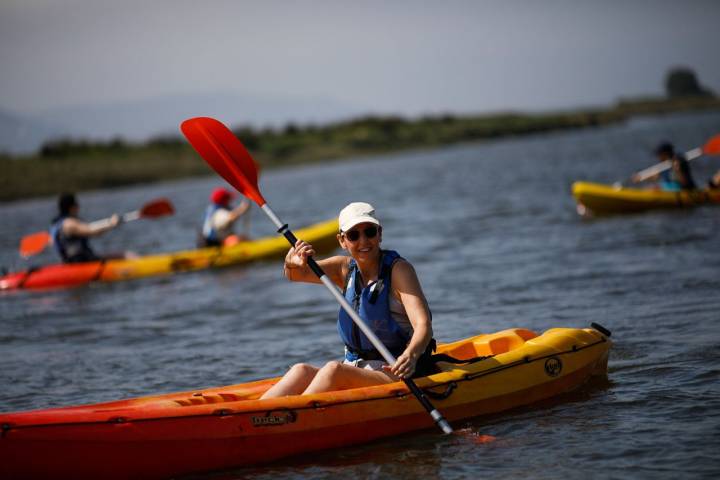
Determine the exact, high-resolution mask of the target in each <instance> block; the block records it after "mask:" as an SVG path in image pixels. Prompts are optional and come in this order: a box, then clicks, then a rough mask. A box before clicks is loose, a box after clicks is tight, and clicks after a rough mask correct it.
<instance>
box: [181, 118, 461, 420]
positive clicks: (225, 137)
mask: <svg viewBox="0 0 720 480" xmlns="http://www.w3.org/2000/svg"><path fill="white" fill-rule="evenodd" d="M180 129H181V130H182V132H183V134H184V135H185V137H186V138H187V139H188V141H189V142H190V145H192V146H193V148H194V149H195V150H196V151H197V152H198V153H199V154H200V156H201V157H202V158H203V159H205V161H206V162H207V163H208V164H209V165H210V166H211V167H212V168H213V170H215V171H216V172H217V173H218V174H220V176H221V177H223V178H224V179H225V180H226V181H227V182H228V183H229V184H230V185H232V186H233V187H235V188H236V189H237V190H238V191H239V192H240V193H242V194H243V195H245V196H246V197H248V198H250V199H252V200H253V201H254V202H255V203H257V204H258V206H259V207H260V209H262V211H263V212H265V214H266V215H267V216H268V217H269V218H270V220H271V221H272V222H273V223H274V224H275V226H276V227H277V228H278V232H279V233H282V234H283V236H284V237H285V238H286V239H287V241H288V242H289V243H290V245H291V246H295V243H296V242H297V238H296V237H295V235H293V233H292V232H291V231H290V228H289V227H288V225H287V224H286V223H283V222H282V221H281V220H280V219H279V218H278V217H277V215H275V212H273V211H272V209H271V208H270V206H269V205H268V204H267V202H266V201H265V199H264V198H263V196H262V194H261V193H260V190H259V189H258V186H257V166H256V164H255V160H253V158H252V157H251V156H250V154H249V153H248V151H247V150H246V149H245V147H244V146H243V144H242V143H240V140H238V138H237V137H236V136H235V135H233V133H232V132H231V131H230V129H228V128H227V127H226V126H225V125H223V124H222V123H221V122H219V121H218V120H215V119H213V118H208V117H196V118H191V119H189V120H185V121H184V122H183V123H182V124H181V126H180ZM308 266H309V267H310V269H311V270H312V271H313V273H315V275H317V276H318V278H319V279H320V281H321V282H322V283H323V284H324V285H325V286H326V287H327V289H328V290H329V291H330V293H331V294H332V295H333V297H335V300H337V301H338V303H340V306H341V307H342V308H343V309H344V310H345V311H346V312H347V314H348V315H350V318H352V320H353V322H355V324H356V325H357V326H358V327H359V328H360V330H362V332H363V333H364V334H365V336H366V337H367V338H368V339H369V340H370V342H371V343H372V344H373V346H374V347H375V349H376V350H377V351H378V352H380V354H381V355H382V357H383V358H384V359H385V361H386V362H387V363H388V364H389V365H393V364H394V363H395V357H394V356H393V355H392V354H391V353H390V351H389V350H388V349H387V348H386V347H385V345H383V344H382V342H381V341H380V339H378V338H377V336H376V335H375V333H374V332H373V331H372V330H371V329H370V328H369V327H368V326H367V325H366V324H365V322H364V321H363V320H362V319H361V318H360V316H359V315H358V314H357V312H355V309H354V308H353V307H352V306H351V305H350V304H349V303H348V301H347V300H346V299H345V297H343V295H342V293H341V292H340V290H339V289H338V287H337V286H336V285H335V284H334V283H333V282H332V280H330V278H328V276H327V275H325V272H324V271H323V270H322V268H321V267H320V265H318V264H317V262H316V261H315V259H313V258H312V257H309V258H308ZM403 382H405V385H407V387H408V388H409V389H410V391H411V392H412V393H413V395H415V397H416V398H417V399H418V401H419V402H420V403H421V404H422V406H423V407H424V408H425V410H427V411H428V413H429V414H430V416H431V417H432V418H433V420H435V423H437V425H438V426H439V427H440V428H441V429H442V431H443V432H445V433H452V432H453V429H452V427H451V426H450V424H449V423H448V422H447V420H445V418H444V417H443V416H442V414H441V413H440V412H438V411H437V409H436V408H435V407H433V405H432V404H431V403H430V400H428V398H427V396H426V395H425V393H424V392H423V391H422V390H420V389H419V388H418V386H417V385H415V382H413V381H412V380H411V379H409V378H404V379H403Z"/></svg>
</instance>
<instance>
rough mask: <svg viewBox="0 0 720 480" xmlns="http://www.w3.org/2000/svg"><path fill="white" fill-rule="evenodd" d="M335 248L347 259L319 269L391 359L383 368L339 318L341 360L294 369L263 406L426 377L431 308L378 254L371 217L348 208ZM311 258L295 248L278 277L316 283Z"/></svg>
mask: <svg viewBox="0 0 720 480" xmlns="http://www.w3.org/2000/svg"><path fill="white" fill-rule="evenodd" d="M339 223H340V233H339V234H338V235H337V238H338V242H339V243H340V246H341V247H342V248H343V249H344V250H346V251H347V252H348V253H349V254H350V256H349V257H348V256H334V257H331V258H327V259H324V260H320V261H318V264H319V265H320V266H321V267H322V269H323V270H324V271H325V273H326V274H327V276H328V278H330V279H331V280H332V281H333V282H334V283H335V284H336V285H337V286H338V287H340V288H341V289H342V290H343V292H344V296H345V298H346V299H347V300H348V301H349V302H350V304H351V305H353V307H355V310H356V311H357V312H358V314H359V315H360V317H361V318H362V319H363V320H364V321H366V322H367V324H368V325H369V326H370V328H372V329H373V331H374V333H375V334H376V335H377V336H378V338H379V339H380V340H381V341H382V342H383V344H384V345H385V346H386V347H387V348H388V350H389V351H390V352H391V353H392V354H393V356H395V357H396V358H397V361H396V362H395V364H394V365H387V364H386V363H385V362H384V361H383V359H382V356H381V355H380V354H379V352H378V351H377V350H375V349H374V348H373V346H372V344H371V343H370V341H369V340H368V339H367V338H366V337H365V335H364V334H363V333H362V332H361V331H360V329H359V328H358V327H357V326H356V325H355V324H354V323H353V321H352V319H351V318H350V316H349V315H347V313H345V311H344V310H342V309H340V313H339V314H338V322H337V325H338V331H339V333H340V337H341V339H342V340H343V342H344V343H345V359H344V361H342V362H339V361H330V362H328V363H326V364H325V366H323V367H321V368H318V367H314V366H312V365H308V364H305V363H298V364H296V365H294V366H293V367H292V368H291V369H290V370H289V371H288V372H287V373H286V374H285V376H284V377H283V378H282V379H281V380H280V381H279V382H278V383H276V384H275V385H274V386H273V387H272V388H270V389H269V390H268V391H267V392H265V394H264V395H263V396H262V398H273V397H281V396H286V395H300V394H309V393H319V392H326V391H332V390H343V389H349V388H357V387H366V386H371V385H378V384H383V383H390V382H396V381H398V380H399V379H400V378H411V377H417V376H424V375H427V374H429V373H431V371H432V363H431V362H430V356H431V354H432V350H433V349H434V343H435V342H434V340H433V339H432V325H431V314H430V308H429V307H428V303H427V300H426V299H425V295H424V294H423V292H422V288H421V287H420V281H419V280H418V278H417V275H416V274H415V270H414V269H413V267H412V265H411V264H410V263H409V262H408V261H406V260H405V259H403V258H402V257H400V256H399V255H398V254H397V252H394V251H392V250H382V249H381V248H380V243H381V241H382V226H381V225H380V221H379V220H378V219H377V217H376V216H375V209H374V208H373V207H372V206H371V205H370V204H368V203H363V202H355V203H351V204H349V205H348V206H347V207H345V208H344V209H343V210H342V211H341V212H340V216H339ZM314 254H315V251H314V250H313V247H312V245H310V244H308V243H306V242H303V241H302V240H298V242H297V243H296V244H295V246H294V247H292V248H290V250H289V251H288V253H287V256H286V257H285V265H284V274H285V276H286V277H287V278H288V279H289V280H292V281H295V282H309V283H320V280H319V279H318V278H317V277H316V276H315V274H314V273H313V272H312V270H310V268H309V267H308V264H307V259H308V257H310V256H313V255H314Z"/></svg>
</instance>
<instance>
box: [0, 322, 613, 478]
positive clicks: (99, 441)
mask: <svg viewBox="0 0 720 480" xmlns="http://www.w3.org/2000/svg"><path fill="white" fill-rule="evenodd" d="M610 346H611V342H610V341H609V339H608V338H607V337H606V336H605V335H604V334H603V333H601V332H599V331H597V330H595V329H573V328H554V329H551V330H548V331H547V332H545V333H544V334H543V335H540V336H538V335H536V334H535V333H534V332H531V331H529V330H525V329H510V330H504V331H501V332H498V333H494V334H489V335H478V336H476V337H472V338H468V339H465V340H461V341H458V342H454V343H450V344H445V345H441V346H440V347H439V348H438V351H439V352H442V353H447V354H449V355H452V356H454V357H456V358H460V359H469V358H472V357H476V356H487V355H492V356H491V357H490V358H486V359H484V360H481V361H477V362H475V363H467V364H460V365H454V364H449V363H440V364H439V366H441V369H442V371H441V372H440V373H436V374H434V375H430V376H428V377H425V378H421V379H417V384H418V386H419V387H420V388H422V389H423V390H425V391H426V392H427V393H428V395H429V396H431V398H432V399H433V400H432V401H433V402H434V404H435V406H436V407H437V408H438V409H439V410H440V411H441V412H443V414H444V415H445V416H446V418H448V420H451V421H452V420H458V419H462V418H468V417H472V416H477V415H482V414H488V413H495V412H500V411H503V410H507V409H510V408H513V407H517V406H520V405H526V404H529V403H533V402H536V401H539V400H543V399H545V398H549V397H552V396H554V395H558V394H560V393H563V392H566V391H569V390H572V389H574V388H577V387H579V386H580V385H582V384H583V383H585V382H586V381H587V380H588V379H589V378H590V377H591V376H593V375H606V374H607V359H608V352H609V349H610ZM277 380H278V379H277V378H273V379H266V380H259V381H255V382H250V383H244V384H238V385H231V386H225V387H216V388H208V389H202V390H196V391H188V392H180V393H173V394H165V395H157V396H149V397H142V398H135V399H128V400H120V401H116V402H107V403H101V404H95V405H85V406H77V407H65V408H52V409H46V410H37V411H29V412H19V413H8V414H0V427H1V428H2V434H1V437H0V456H2V457H3V458H4V459H5V460H4V461H3V465H2V467H0V470H4V471H5V472H7V474H8V475H10V476H9V477H8V478H39V477H44V476H51V477H52V478H66V477H67V478H76V479H83V478H166V477H170V476H173V475H182V474H188V473H194V472H203V471H209V470H217V469H227V468H231V467H237V466H242V465H248V464H254V463H259V462H267V461H270V460H273V459H277V458H281V457H284V456H288V455H294V454H298V453H303V452H309V451H315V450H320V449H326V448H334V447H339V446H344V445H351V444H355V443H360V442H366V441H369V440H372V439H375V438H381V437H386V436H390V435H395V434H398V433H402V432H407V431H411V430H417V429H423V428H430V427H432V426H433V421H432V419H431V418H430V417H429V416H428V414H427V413H426V412H425V410H424V409H423V408H422V407H421V406H420V404H419V403H418V402H417V400H416V399H415V398H414V397H413V396H412V395H411V394H410V393H409V391H408V389H407V387H406V386H405V385H404V384H403V383H402V382H397V383H391V384H384V385H377V386H373V387H365V388H356V389H350V390H340V391H334V392H326V393H319V394H313V395H294V396H288V397H282V398H273V399H266V400H260V399H259V397H260V396H261V395H262V393H263V392H264V391H265V390H267V389H268V388H270V386H271V385H273V384H274V383H275V382H276V381H277Z"/></svg>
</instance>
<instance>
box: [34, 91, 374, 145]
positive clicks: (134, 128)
mask: <svg viewBox="0 0 720 480" xmlns="http://www.w3.org/2000/svg"><path fill="white" fill-rule="evenodd" d="M358 113H362V112H361V110H360V109H358V108H354V107H352V106H349V105H345V104H342V103H340V102H336V101H333V100H330V99H327V98H298V97H285V98H283V97H278V96H250V95H238V94H232V93H221V94H199V95H166V96H162V97H156V98H150V99H146V100H142V101H134V102H127V103H111V104H104V105H87V106H73V107H64V108H54V109H50V110H45V111H41V112H38V116H39V117H40V118H42V119H44V120H46V121H48V122H52V123H56V124H61V125H63V126H64V127H66V128H67V129H68V130H70V131H72V132H75V134H76V135H79V136H83V137H86V138H92V139H109V138H113V137H118V136H119V137H122V138H124V139H126V140H136V141H141V140H147V139H148V138H150V137H152V136H156V135H162V134H168V133H170V134H179V132H178V127H179V125H180V122H182V121H183V120H185V119H186V118H189V117H195V116H200V115H207V116H214V117H217V118H220V119H223V121H224V122H225V123H229V124H244V125H248V126H255V127H258V126H267V125H272V126H279V125H284V124H285V123H287V122H290V121H292V122H300V123H308V122H323V123H325V122H328V121H333V120H339V119H342V118H346V117H349V116H351V115H357V114H358Z"/></svg>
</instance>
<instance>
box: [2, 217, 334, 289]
mask: <svg viewBox="0 0 720 480" xmlns="http://www.w3.org/2000/svg"><path fill="white" fill-rule="evenodd" d="M337 231H338V223H337V220H335V219H332V220H328V221H325V222H321V223H317V224H315V225H311V226H309V227H305V228H302V229H300V230H298V231H297V232H296V234H297V235H298V237H299V238H303V239H304V240H306V241H307V242H310V243H312V244H313V246H314V247H315V248H316V249H317V250H318V251H320V252H323V251H329V250H332V249H333V248H335V247H337V240H336V238H335V235H336V233H337ZM287 249H288V244H287V240H286V239H285V238H284V237H283V236H281V235H276V236H272V237H265V238H260V239H257V240H251V241H247V242H240V243H238V244H236V245H233V246H229V247H209V248H200V249H196V250H186V251H181V252H175V253H165V254H158V255H147V256H143V257H139V258H135V259H128V260H108V261H106V262H87V263H76V264H56V265H48V266H43V267H38V268H33V269H29V270H25V271H21V272H15V273H10V274H8V275H6V276H4V277H0V290H17V289H42V288H62V287H75V286H79V285H84V284H87V283H90V282H115V281H120V280H131V279H136V278H142V277H150V276H158V275H168V274H172V273H178V272H185V271H194V270H203V269H208V268H214V267H226V266H229V265H236V264H241V263H247V262H251V261H255V260H262V259H269V258H276V257H277V258H281V257H283V256H284V255H285V253H286V252H287Z"/></svg>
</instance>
